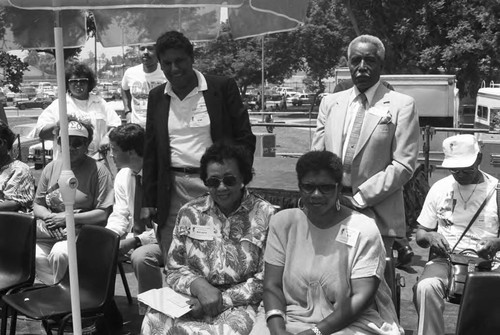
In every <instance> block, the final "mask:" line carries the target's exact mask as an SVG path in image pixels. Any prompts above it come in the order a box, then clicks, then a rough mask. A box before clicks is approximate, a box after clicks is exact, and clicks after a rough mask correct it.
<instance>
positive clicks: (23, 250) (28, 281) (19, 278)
mask: <svg viewBox="0 0 500 335" xmlns="http://www.w3.org/2000/svg"><path fill="white" fill-rule="evenodd" d="M35 222H36V221H35V219H34V218H33V216H31V215H27V214H19V213H14V212H0V297H1V296H3V295H5V294H9V293H12V292H16V291H17V290H19V289H20V288H23V287H26V286H30V285H32V284H33V281H34V280H35V245H36V244H35V243H36V225H35ZM1 305H2V306H1V307H2V327H1V334H2V335H5V334H6V333H7V317H8V313H7V307H6V306H3V303H2V304H1Z"/></svg>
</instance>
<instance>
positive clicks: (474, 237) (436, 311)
mask: <svg viewBox="0 0 500 335" xmlns="http://www.w3.org/2000/svg"><path fill="white" fill-rule="evenodd" d="M443 152H444V157H445V158H444V160H443V164H442V166H443V167H445V168H448V169H449V171H450V173H451V175H450V176H448V177H445V178H443V179H441V180H439V181H437V182H436V183H435V184H434V185H433V186H432V187H431V189H430V190H429V193H428V194H427V197H426V198H425V203H424V206H423V208H422V212H421V213H420V216H419V217H418V219H417V222H418V229H417V235H416V240H417V243H418V245H420V246H421V247H423V248H428V247H431V251H432V253H431V254H433V257H434V258H433V257H432V256H431V260H430V261H429V262H428V263H427V264H426V265H425V268H424V271H423V273H422V276H421V277H420V280H419V281H418V283H417V284H416V285H415V286H414V288H413V291H414V296H413V300H414V303H415V307H416V309H417V312H418V314H419V320H418V332H417V334H419V335H424V334H425V335H433V334H440V335H442V334H444V333H445V328H444V317H443V312H444V307H445V303H444V299H445V298H446V294H447V288H448V284H449V280H450V275H451V272H450V271H451V267H450V263H449V261H448V259H447V258H448V255H449V253H450V252H451V251H452V250H453V249H454V250H453V252H454V253H459V252H461V251H463V250H465V249H474V250H476V251H477V253H478V255H479V256H481V257H483V258H486V259H492V258H493V256H494V255H495V254H496V252H497V251H499V250H500V239H499V238H498V237H497V236H498V235H497V234H498V231H499V221H498V211H497V195H496V187H497V184H498V180H497V179H496V178H494V177H493V176H490V175H489V174H487V173H484V172H482V171H481V170H480V169H479V164H480V163H481V158H482V154H481V152H480V150H479V144H478V142H477V140H476V138H475V137H474V136H473V135H456V136H452V137H449V138H447V139H445V140H444V141H443ZM483 202H484V207H483V208H482V209H481V206H482V204H483ZM476 212H479V213H478V216H477V218H476V219H475V220H474V221H472V219H473V217H474V216H475V214H476ZM471 221H472V224H471V225H470V228H469V229H468V230H467V232H466V234H464V235H463V237H462V238H460V237H461V236H462V233H463V232H464V231H465V230H466V229H467V226H469V223H470V222H471ZM436 229H437V230H436ZM457 242H458V243H457Z"/></svg>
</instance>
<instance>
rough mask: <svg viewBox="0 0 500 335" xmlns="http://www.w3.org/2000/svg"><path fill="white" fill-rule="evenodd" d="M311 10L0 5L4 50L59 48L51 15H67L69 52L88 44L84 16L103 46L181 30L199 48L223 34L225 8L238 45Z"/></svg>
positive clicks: (206, 4) (46, 1)
mask: <svg viewBox="0 0 500 335" xmlns="http://www.w3.org/2000/svg"><path fill="white" fill-rule="evenodd" d="M56 2H59V4H57V3H56ZM307 5H308V1H304V0H272V1H270V0H142V1H141V0H64V1H61V0H60V1H55V0H36V1H33V0H0V17H1V19H2V21H4V27H3V29H4V30H5V34H3V35H4V36H3V38H2V37H1V36H0V46H1V47H2V48H3V49H8V50H13V49H42V48H54V47H55V41H54V37H53V35H52V34H50V33H49V31H50V30H51V29H52V27H53V26H54V18H53V15H51V14H50V13H48V12H47V10H51V11H59V12H60V13H61V15H60V18H61V24H60V26H61V27H63V42H64V47H66V48H68V47H78V46H82V45H84V44H85V38H86V31H85V14H84V13H83V12H82V10H89V11H91V12H92V13H93V14H94V17H95V21H96V28H97V29H96V30H97V38H98V41H100V42H101V44H102V45H103V46H104V47H114V46H122V45H134V44H139V43H144V42H154V41H155V40H156V38H157V37H158V36H159V35H160V34H161V33H163V32H165V31H168V30H178V31H180V32H182V33H183V34H184V35H186V36H187V37H188V38H189V39H190V40H191V41H193V42H197V41H209V40H213V39H215V38H216V37H217V35H218V34H219V30H220V25H221V8H222V7H224V8H227V13H228V14H227V16H228V21H229V24H230V26H231V31H232V34H233V37H234V38H235V39H239V38H246V37H252V36H258V35H262V34H268V33H275V32H283V31H288V30H292V29H295V28H297V27H298V26H299V25H300V24H302V22H303V21H304V18H305V14H306V9H307ZM27 9H29V11H28V10H27ZM0 29H2V28H0Z"/></svg>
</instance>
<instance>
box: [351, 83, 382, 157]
mask: <svg viewBox="0 0 500 335" xmlns="http://www.w3.org/2000/svg"><path fill="white" fill-rule="evenodd" d="M387 91H388V89H387V88H386V87H385V86H384V85H383V84H380V85H379V86H378V88H377V91H376V92H375V95H374V96H373V101H372V107H370V109H371V108H374V107H377V106H380V107H384V108H389V106H390V100H389V98H388V95H386V94H385V93H386V92H387ZM370 109H368V110H367V111H366V114H365V118H364V120H363V125H362V127H361V133H360V134H359V139H358V144H357V145H356V151H355V152H354V157H356V155H357V154H358V153H359V152H360V151H361V150H362V149H363V147H364V146H365V145H366V143H367V142H368V140H369V139H370V137H371V135H372V134H373V131H374V130H375V128H376V127H377V125H378V123H379V122H380V119H382V116H380V115H375V114H374V113H370Z"/></svg>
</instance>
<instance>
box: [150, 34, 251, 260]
mask: <svg viewBox="0 0 500 335" xmlns="http://www.w3.org/2000/svg"><path fill="white" fill-rule="evenodd" d="M156 55H157V57H158V60H159V63H160V66H161V69H162V71H163V72H164V74H165V77H166V78H167V83H165V84H163V85H160V86H157V87H155V88H154V89H153V90H151V91H150V93H149V99H148V109H147V120H146V138H145V150H144V167H143V171H144V172H143V173H144V177H143V178H144V180H143V185H144V187H143V189H144V197H143V209H142V211H141V216H142V217H150V216H153V217H154V216H155V215H156V221H157V223H158V241H159V243H160V246H161V248H162V252H163V255H164V256H165V257H166V255H167V253H168V249H169V247H170V242H171V241H172V231H173V228H174V225H175V218H176V216H177V212H178V210H179V208H180V207H181V206H182V205H184V204H185V203H186V202H187V201H189V200H191V199H193V198H195V197H197V196H199V195H201V194H203V193H205V192H207V189H206V187H205V186H204V185H203V182H202V181H201V179H200V178H199V162H200V158H201V156H202V155H203V153H204V152H205V149H206V148H208V147H209V146H210V145H211V144H212V143H215V142H219V141H230V142H232V143H236V144H239V145H242V146H244V147H246V148H247V149H248V151H249V152H250V154H251V155H252V157H253V154H254V151H255V141H256V139H255V136H254V135H253V133H252V130H251V125H250V120H249V117H248V112H247V111H246V109H245V108H244V106H243V102H242V100H241V96H240V93H239V90H238V87H237V85H236V82H235V81H234V80H233V79H230V78H226V77H218V76H211V75H203V74H202V73H200V72H199V71H197V70H195V69H193V62H194V52H193V45H192V44H191V42H190V41H189V40H188V39H187V38H186V37H185V36H184V35H183V34H181V33H179V32H177V31H169V32H166V33H164V34H163V35H162V36H160V37H159V38H158V40H157V41H156ZM165 259H166V258H165Z"/></svg>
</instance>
